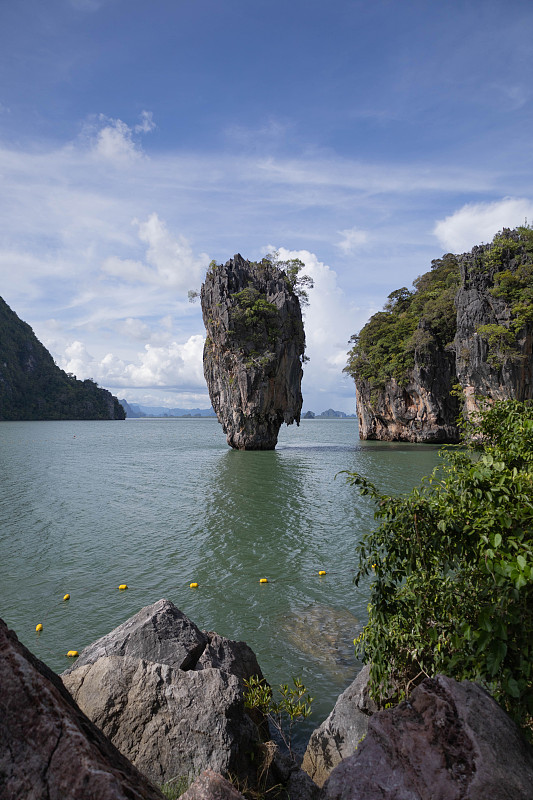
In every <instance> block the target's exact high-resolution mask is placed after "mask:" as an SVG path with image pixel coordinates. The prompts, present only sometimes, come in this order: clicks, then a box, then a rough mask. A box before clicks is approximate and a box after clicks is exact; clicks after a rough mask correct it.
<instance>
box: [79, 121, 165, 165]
mask: <svg viewBox="0 0 533 800" xmlns="http://www.w3.org/2000/svg"><path fill="white" fill-rule="evenodd" d="M140 118H141V121H140V122H139V123H138V124H137V125H134V126H133V128H132V127H130V126H129V125H128V124H127V123H126V122H123V120H121V119H113V118H111V117H106V116H105V114H100V115H99V116H98V118H97V121H96V122H95V121H94V120H93V121H91V122H89V123H88V124H87V125H86V126H85V129H84V137H88V138H89V140H90V141H92V152H93V154H94V155H95V156H96V157H97V158H98V159H102V160H103V161H107V162H112V163H113V164H114V165H116V166H120V165H124V164H129V163H131V162H133V161H136V160H138V159H140V158H141V157H143V155H144V154H143V151H142V148H141V147H140V145H139V144H138V142H136V141H135V138H134V134H136V133H137V134H142V133H150V131H153V130H154V128H155V127H156V124H155V122H154V120H153V113H152V112H151V111H142V112H141V115H140Z"/></svg>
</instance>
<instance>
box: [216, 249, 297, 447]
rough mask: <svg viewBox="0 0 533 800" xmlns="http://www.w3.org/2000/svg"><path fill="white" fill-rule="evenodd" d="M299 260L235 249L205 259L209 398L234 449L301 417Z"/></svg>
mask: <svg viewBox="0 0 533 800" xmlns="http://www.w3.org/2000/svg"><path fill="white" fill-rule="evenodd" d="M302 266H303V265H302V263H301V262H300V261H298V260H292V261H288V262H279V261H277V260H276V258H275V256H274V257H267V258H264V259H263V260H262V261H260V262H251V261H246V260H245V259H244V258H243V257H242V256H241V255H238V254H237V255H235V256H234V257H233V258H232V259H230V260H229V261H228V262H227V263H226V264H224V265H218V264H216V263H214V262H212V263H211V266H210V268H209V271H208V273H207V275H206V278H205V282H204V284H203V286H202V290H201V303H202V314H203V319H204V324H205V327H206V331H207V338H206V343H205V348H204V374H205V378H206V381H207V386H208V388H209V396H210V398H211V403H212V405H213V408H214V410H215V412H216V414H217V417H218V420H219V422H221V424H222V427H223V429H224V432H225V433H226V435H227V441H228V444H229V445H231V447H234V448H235V449H238V450H273V449H274V447H275V446H276V442H277V439H278V432H279V429H280V427H281V425H282V423H283V422H285V423H286V424H287V425H290V424H292V423H293V422H296V423H297V424H299V422H300V412H301V409H302V393H301V388H300V387H301V380H302V363H303V361H304V351H305V335H304V328H303V322H302V313H301V308H300V299H304V300H305V298H306V293H305V290H304V289H302V283H307V285H309V284H310V281H309V279H308V278H306V277H305V276H303V277H302V276H300V275H299V270H300V269H301V267H302Z"/></svg>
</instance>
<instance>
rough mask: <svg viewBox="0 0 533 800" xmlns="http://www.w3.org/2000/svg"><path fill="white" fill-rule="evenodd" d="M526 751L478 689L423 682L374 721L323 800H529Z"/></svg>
mask: <svg viewBox="0 0 533 800" xmlns="http://www.w3.org/2000/svg"><path fill="white" fill-rule="evenodd" d="M531 797H533V748H532V747H531V746H530V745H529V744H528V743H527V742H526V741H525V739H524V738H523V736H522V735H521V733H520V731H519V729H518V728H517V726H516V725H515V724H514V722H513V721H512V720H511V719H510V717H508V715H507V714H506V713H505V712H504V711H503V710H502V709H501V708H500V706H498V704H497V703H495V702H494V700H493V699H492V698H491V697H490V696H489V695H488V694H487V693H486V692H485V691H483V689H481V687H479V686H478V685H476V684H474V683H469V682H468V681H463V682H462V683H457V682H456V681H454V680H451V679H450V678H445V677H443V676H438V677H437V678H434V679H430V678H427V679H426V680H425V681H424V682H423V683H422V684H421V685H420V686H418V687H417V688H416V689H415V690H414V691H413V693H412V695H411V698H410V700H409V702H404V703H401V704H400V705H399V706H397V707H396V708H394V709H391V710H387V711H380V712H379V713H377V714H374V715H373V716H372V717H371V718H370V720H369V724H368V732H367V735H366V737H365V739H364V740H363V741H362V742H361V744H360V745H359V746H358V749H357V751H356V753H355V754H354V755H352V756H350V757H349V758H346V759H344V761H342V762H341V763H340V764H339V765H338V766H337V767H336V768H335V769H334V770H333V772H332V773H331V775H330V777H329V778H328V780H327V781H326V783H325V784H324V787H323V789H322V798H323V800H341V799H342V800H378V798H379V800H393V798H394V800H429V798H438V800H489V798H490V800H529V798H531Z"/></svg>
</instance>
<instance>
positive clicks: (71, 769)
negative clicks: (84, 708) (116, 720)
mask: <svg viewBox="0 0 533 800" xmlns="http://www.w3.org/2000/svg"><path fill="white" fill-rule="evenodd" d="M0 686H1V687H2V689H1V692H0V797H2V798H5V800H18V799H19V798H24V800H41V798H44V797H46V798H49V800H69V798H73V799H74V798H76V799H77V798H84V800H161V798H162V797H163V795H162V794H161V793H160V792H159V790H158V789H156V788H155V787H154V786H152V785H151V784H150V783H149V782H148V780H147V779H146V778H145V777H144V775H141V774H140V773H139V772H138V771H137V770H136V769H135V767H133V766H132V764H130V763H129V761H128V760H127V759H126V758H124V756H123V755H121V754H120V753H119V752H118V750H117V749H116V748H115V747H114V746H113V745H112V744H111V742H110V741H109V740H108V739H107V738H106V737H105V736H104V735H103V733H102V732H101V731H100V730H98V728H97V727H96V726H95V725H94V724H93V723H92V722H91V721H90V720H89V719H87V717H86V716H85V714H83V713H82V712H81V711H80V709H79V708H78V706H77V705H76V704H75V702H74V701H73V699H72V697H71V696H70V694H69V693H68V692H67V691H66V689H65V688H64V686H63V684H62V683H61V680H60V679H59V678H58V676H57V675H55V674H54V673H53V672H52V671H51V670H50V669H49V668H48V667H47V666H46V665H45V664H43V663H42V662H41V661H39V659H37V658H36V657H35V656H34V655H32V653H30V651H29V650H27V649H26V648H25V647H24V646H23V645H22V644H20V642H19V641H18V639H17V637H16V635H15V634H14V633H13V631H8V629H7V626H6V624H5V623H4V622H3V621H2V620H0Z"/></svg>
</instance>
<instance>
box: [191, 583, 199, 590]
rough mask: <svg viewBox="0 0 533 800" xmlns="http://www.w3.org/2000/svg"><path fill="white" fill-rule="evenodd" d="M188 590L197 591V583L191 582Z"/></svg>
mask: <svg viewBox="0 0 533 800" xmlns="http://www.w3.org/2000/svg"><path fill="white" fill-rule="evenodd" d="M189 589H198V584H197V583H194V582H193V583H190V584H189Z"/></svg>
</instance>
